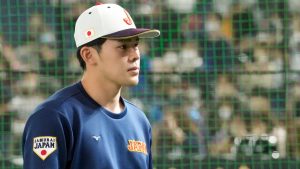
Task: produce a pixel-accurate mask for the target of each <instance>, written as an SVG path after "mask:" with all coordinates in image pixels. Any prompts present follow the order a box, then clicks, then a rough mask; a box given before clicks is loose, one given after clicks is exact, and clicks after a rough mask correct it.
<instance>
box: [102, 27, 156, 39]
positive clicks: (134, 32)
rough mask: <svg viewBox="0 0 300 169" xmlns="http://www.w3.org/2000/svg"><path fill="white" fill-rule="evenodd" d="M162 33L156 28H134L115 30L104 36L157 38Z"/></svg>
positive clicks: (109, 37) (110, 37) (111, 37)
mask: <svg viewBox="0 0 300 169" xmlns="http://www.w3.org/2000/svg"><path fill="white" fill-rule="evenodd" d="M159 35H160V31H159V30H156V29H144V28H136V29H135V28H132V29H125V30H122V31H119V32H115V33H112V34H109V35H105V36H102V38H108V39H128V38H133V37H139V38H155V37H158V36H159Z"/></svg>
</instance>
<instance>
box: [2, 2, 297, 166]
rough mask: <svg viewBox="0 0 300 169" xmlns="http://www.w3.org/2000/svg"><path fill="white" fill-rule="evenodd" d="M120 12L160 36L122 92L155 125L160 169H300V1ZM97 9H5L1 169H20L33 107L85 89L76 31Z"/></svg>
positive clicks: (145, 6)
mask: <svg viewBox="0 0 300 169" xmlns="http://www.w3.org/2000/svg"><path fill="white" fill-rule="evenodd" d="M106 1H107V2H109V1H108V0H106ZM106 1H105V0H103V2H106ZM111 2H118V3H119V4H121V5H122V6H125V7H126V8H127V9H128V11H130V13H131V15H132V17H133V18H134V20H135V23H136V25H138V26H139V27H152V28H157V29H159V30H160V31H161V36H160V37H159V38H157V39H153V40H145V41H142V42H141V43H140V50H141V55H142V57H141V70H142V74H141V76H140V83H139V85H138V86H136V87H132V88H126V89H125V90H124V92H123V95H124V97H126V98H128V99H129V100H130V101H132V102H133V103H135V104H136V105H137V106H138V107H140V108H141V109H143V110H144V111H145V113H146V115H147V117H148V118H149V120H150V122H151V124H152V127H153V145H152V151H153V159H154V167H155V168H156V169H194V168H200V169H225V168H228V169H235V168H236V169H259V168H264V169H277V168H278V169H296V168H300V162H299V158H300V134H298V133H299V132H300V74H299V73H300V72H299V70H300V66H299V65H300V10H299V9H300V1H299V0H165V1H159V0H113V1H111ZM94 4H95V2H94V1H82V0H1V1H0V80H1V85H0V87H1V88H0V91H1V93H0V104H1V106H0V168H1V169H18V168H22V163H23V161H22V152H21V138H22V132H23V128H24V124H25V122H26V119H27V118H28V116H29V115H30V114H31V113H32V110H33V109H34V108H35V106H37V105H38V104H39V103H41V102H42V101H43V100H44V99H45V98H46V97H47V96H49V95H50V94H52V93H53V92H54V91H55V90H57V89H59V88H61V87H64V86H67V85H69V84H71V83H73V82H75V81H78V80H79V78H80V74H81V69H80V67H79V64H78V63H77V60H76V56H75V51H76V48H75V44H74V38H73V30H74V23H75V21H76V18H77V17H78V15H79V14H80V13H81V12H82V11H83V10H84V9H86V8H87V7H89V6H91V5H94Z"/></svg>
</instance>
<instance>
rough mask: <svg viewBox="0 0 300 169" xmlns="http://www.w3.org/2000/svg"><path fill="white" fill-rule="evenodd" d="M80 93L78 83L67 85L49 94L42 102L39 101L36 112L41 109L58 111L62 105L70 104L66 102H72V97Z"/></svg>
mask: <svg viewBox="0 0 300 169" xmlns="http://www.w3.org/2000/svg"><path fill="white" fill-rule="evenodd" d="M79 93H80V89H79V87H78V83H75V84H72V85H69V86H67V87H65V88H62V89H60V90H58V91H57V92H55V93H54V94H52V95H51V96H49V97H48V98H47V99H46V100H45V101H44V102H43V103H41V104H40V105H39V106H38V107H37V108H36V110H35V111H36V112H37V111H40V110H42V109H47V110H56V111H60V109H62V108H63V107H64V106H66V105H71V104H68V102H72V98H74V97H75V96H76V95H78V94H79Z"/></svg>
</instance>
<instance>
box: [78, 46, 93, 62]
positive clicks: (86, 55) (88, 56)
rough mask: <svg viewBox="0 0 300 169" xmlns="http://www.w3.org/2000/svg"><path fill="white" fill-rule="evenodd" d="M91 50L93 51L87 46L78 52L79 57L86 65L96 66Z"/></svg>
mask: <svg viewBox="0 0 300 169" xmlns="http://www.w3.org/2000/svg"><path fill="white" fill-rule="evenodd" d="M93 50H95V49H93V48H92V47H88V46H84V47H82V48H81V50H80V55H81V57H82V59H83V60H84V62H85V64H86V65H95V64H96V60H95V57H94V55H93Z"/></svg>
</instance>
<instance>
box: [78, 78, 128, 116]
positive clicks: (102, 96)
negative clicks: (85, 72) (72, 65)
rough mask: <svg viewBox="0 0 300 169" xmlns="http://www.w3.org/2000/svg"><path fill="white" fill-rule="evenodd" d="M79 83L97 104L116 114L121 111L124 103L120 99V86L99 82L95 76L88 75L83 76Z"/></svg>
mask: <svg viewBox="0 0 300 169" xmlns="http://www.w3.org/2000/svg"><path fill="white" fill-rule="evenodd" d="M81 83H82V86H83V88H84V90H85V91H86V92H87V94H88V95H89V96H90V97H91V98H92V99H93V100H95V101H96V102H97V103H98V104H99V105H101V106H102V107H104V108H105V109H107V110H109V111H110V112H113V113H116V114H118V113H121V112H122V111H123V109H124V105H123V102H122V101H121V100H120V97H121V87H118V86H115V85H110V84H108V83H101V82H99V81H98V80H97V79H96V78H89V77H88V76H83V77H82V79H81Z"/></svg>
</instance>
